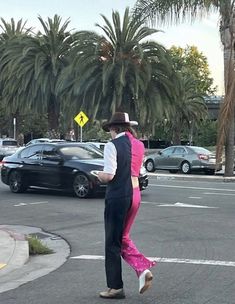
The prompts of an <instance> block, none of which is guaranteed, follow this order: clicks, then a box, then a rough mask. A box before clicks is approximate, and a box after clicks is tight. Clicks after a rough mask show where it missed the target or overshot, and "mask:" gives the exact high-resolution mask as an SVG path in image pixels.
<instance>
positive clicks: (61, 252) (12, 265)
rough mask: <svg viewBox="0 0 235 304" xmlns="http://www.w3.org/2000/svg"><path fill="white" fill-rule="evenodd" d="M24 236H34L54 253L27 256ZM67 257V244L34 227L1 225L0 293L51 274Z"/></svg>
mask: <svg viewBox="0 0 235 304" xmlns="http://www.w3.org/2000/svg"><path fill="white" fill-rule="evenodd" d="M27 235H35V236H37V237H38V238H39V239H40V240H41V241H42V243H44V244H45V245H46V246H48V247H49V248H50V249H52V250H53V252H54V253H52V254H47V255H35V256H29V245H28V241H27V240H26V236H27ZM69 255H70V246H69V244H68V243H67V242H66V241H65V240H64V239H63V238H61V237H60V236H58V235H55V234H51V233H48V232H45V231H43V230H42V229H41V228H37V227H29V226H20V225H0V293H2V292H5V291H8V290H10V289H14V288H17V287H19V286H20V285H22V284H25V283H27V282H29V281H33V280H35V279H37V278H39V277H41V276H44V275H46V274H48V273H50V272H51V271H53V270H55V269H57V268H59V267H60V266H61V265H63V264H64V263H65V262H66V260H67V258H68V256H69Z"/></svg>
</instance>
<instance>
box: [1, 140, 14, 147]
mask: <svg viewBox="0 0 235 304" xmlns="http://www.w3.org/2000/svg"><path fill="white" fill-rule="evenodd" d="M2 145H3V146H13V147H16V146H17V141H15V140H4V141H3V142H2Z"/></svg>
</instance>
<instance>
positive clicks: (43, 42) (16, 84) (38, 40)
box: [0, 15, 75, 131]
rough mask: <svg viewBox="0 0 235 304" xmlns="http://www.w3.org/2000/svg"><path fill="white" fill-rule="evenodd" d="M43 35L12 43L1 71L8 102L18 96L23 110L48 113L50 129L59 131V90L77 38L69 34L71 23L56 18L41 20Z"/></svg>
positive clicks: (6, 52)
mask: <svg viewBox="0 0 235 304" xmlns="http://www.w3.org/2000/svg"><path fill="white" fill-rule="evenodd" d="M39 21H40V23H41V25H42V27H43V31H44V33H43V32H38V33H37V35H31V36H26V37H23V38H21V39H15V40H14V41H11V46H10V47H8V48H7V50H6V51H5V52H4V53H3V56H2V58H1V63H0V70H1V73H2V75H4V76H3V82H4V90H3V96H4V99H5V103H6V104H9V103H10V102H11V100H12V96H14V100H15V103H17V104H18V105H19V106H20V108H21V109H22V111H23V110H25V109H33V110H34V111H35V112H37V113H47V114H48V125H49V130H56V131H58V128H59V117H60V107H61V103H62V99H61V97H60V96H57V94H56V91H55V86H56V82H57V80H58V78H59V75H60V74H61V73H62V71H63V69H64V68H65V67H66V66H67V65H68V63H69V55H70V52H71V50H72V48H73V45H74V43H75V36H74V35H73V34H71V33H70V31H67V27H68V24H69V20H66V21H65V22H64V23H63V24H62V23H61V21H62V20H61V17H59V16H58V15H55V16H54V18H53V19H51V18H48V20H47V22H45V21H43V19H42V18H41V17H39Z"/></svg>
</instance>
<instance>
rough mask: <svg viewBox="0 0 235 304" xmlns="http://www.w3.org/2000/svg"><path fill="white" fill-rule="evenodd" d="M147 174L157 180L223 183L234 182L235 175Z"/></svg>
mask: <svg viewBox="0 0 235 304" xmlns="http://www.w3.org/2000/svg"><path fill="white" fill-rule="evenodd" d="M148 176H153V177H156V178H157V179H159V180H184V181H210V182H224V183H231V182H232V183H234V182H235V176H232V177H225V176H223V175H211V176H208V175H196V174H190V175H183V174H164V173H150V172H148Z"/></svg>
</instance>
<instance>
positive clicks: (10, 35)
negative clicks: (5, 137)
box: [0, 18, 32, 133]
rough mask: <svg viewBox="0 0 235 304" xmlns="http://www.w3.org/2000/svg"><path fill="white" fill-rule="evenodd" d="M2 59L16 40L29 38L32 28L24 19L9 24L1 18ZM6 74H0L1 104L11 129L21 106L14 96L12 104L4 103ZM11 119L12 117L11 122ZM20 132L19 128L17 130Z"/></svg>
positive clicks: (7, 127) (0, 44)
mask: <svg viewBox="0 0 235 304" xmlns="http://www.w3.org/2000/svg"><path fill="white" fill-rule="evenodd" d="M0 20H1V23H0V29H1V34H0V58H1V57H2V55H3V54H4V52H5V51H6V50H7V49H8V48H9V47H10V46H11V42H12V41H13V40H16V39H22V38H23V37H26V36H28V35H29V34H30V33H31V30H32V29H31V28H26V21H25V22H23V20H22V19H20V20H18V21H17V22H15V20H14V19H13V18H11V20H10V22H7V21H6V20H5V19H3V18H0ZM3 76H4V74H3V73H1V72H0V96H1V98H0V102H1V108H2V111H4V115H6V116H7V117H8V119H7V122H8V123H7V125H6V124H5V129H6V130H7V129H8V133H9V129H11V121H13V117H15V118H18V115H19V106H18V104H17V103H16V102H15V101H14V96H11V97H12V98H11V102H10V103H9V104H8V105H6V104H5V103H4V98H3V97H2V95H3V88H4V83H3V82H2V78H3ZM2 111H1V112H2ZM9 117H11V119H10V122H9ZM16 123H17V124H18V119H16ZM16 129H17V130H18V128H16Z"/></svg>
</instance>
